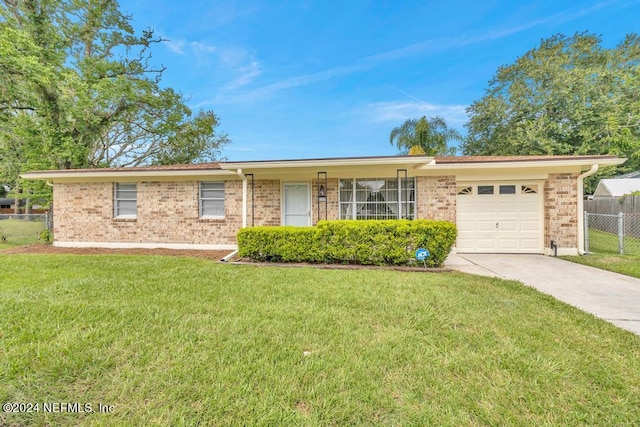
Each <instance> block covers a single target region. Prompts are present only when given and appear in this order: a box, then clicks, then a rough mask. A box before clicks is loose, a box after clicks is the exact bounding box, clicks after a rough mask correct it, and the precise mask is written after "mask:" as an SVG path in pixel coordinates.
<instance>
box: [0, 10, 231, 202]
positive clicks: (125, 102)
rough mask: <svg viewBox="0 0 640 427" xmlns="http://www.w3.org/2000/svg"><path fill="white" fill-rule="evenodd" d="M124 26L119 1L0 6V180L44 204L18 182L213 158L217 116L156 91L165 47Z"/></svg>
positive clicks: (218, 137)
mask: <svg viewBox="0 0 640 427" xmlns="http://www.w3.org/2000/svg"><path fill="white" fill-rule="evenodd" d="M131 19H132V18H131V17H130V16H125V15H123V14H122V13H121V12H120V10H119V6H118V3H117V2H116V1H107V2H104V1H98V0H86V1H68V0H46V1H45V0H33V1H27V2H22V1H21V2H13V1H11V2H10V1H4V2H1V3H0V70H1V71H2V72H0V181H4V182H6V183H7V184H9V185H11V187H13V188H14V189H22V190H25V191H31V192H32V193H34V194H38V195H40V194H41V193H42V194H45V195H48V194H50V189H49V188H47V187H43V186H40V187H37V185H34V184H31V183H20V182H18V176H19V175H20V174H21V173H23V172H26V171H30V170H40V169H67V168H91V167H111V166H136V165H141V164H151V163H153V164H158V163H161V164H165V163H191V162H194V161H211V160H215V159H217V158H219V157H220V150H221V148H222V147H223V146H224V145H225V144H226V143H227V142H228V139H227V137H226V135H224V134H220V133H218V132H217V131H216V128H217V126H218V117H217V116H216V115H215V114H214V113H213V112H212V111H199V112H193V111H192V110H191V109H190V108H189V107H187V105H186V102H187V100H186V99H185V98H184V96H183V95H182V94H180V93H178V92H176V91H175V90H173V89H171V88H163V87H162V86H161V84H160V82H161V77H162V73H163V71H164V70H165V68H164V67H162V66H154V65H153V64H152V62H151V57H152V54H151V48H152V47H153V46H154V45H155V44H157V43H159V42H161V41H162V40H161V39H160V38H158V37H156V36H155V35H154V32H153V30H151V29H148V30H145V31H143V32H142V34H141V35H135V34H134V29H133V27H132V25H131ZM16 193H17V194H19V193H20V192H19V191H16Z"/></svg>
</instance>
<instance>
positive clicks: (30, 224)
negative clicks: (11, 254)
mask: <svg viewBox="0 0 640 427" xmlns="http://www.w3.org/2000/svg"><path fill="white" fill-rule="evenodd" d="M44 228H45V225H44V223H43V222H42V221H26V220H20V219H3V220H1V221H0V235H2V236H4V237H5V238H6V241H4V242H3V241H1V239H0V249H3V248H6V247H12V246H20V245H29V244H33V243H38V241H39V237H40V232H41V231H42V230H43V229H44Z"/></svg>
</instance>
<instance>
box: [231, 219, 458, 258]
mask: <svg viewBox="0 0 640 427" xmlns="http://www.w3.org/2000/svg"><path fill="white" fill-rule="evenodd" d="M456 235H457V231H456V227H455V225H454V224H452V223H450V222H447V221H433V220H415V221H409V220H385V221H379V220H368V221H348V220H340V221H320V222H319V223H318V225H317V226H316V227H253V228H244V229H242V230H240V231H239V232H238V235H237V239H238V250H239V255H240V256H241V257H248V258H252V259H255V260H259V261H281V262H312V263H338V264H365V265H368V264H373V265H411V264H415V263H416V260H415V251H416V249H417V248H420V247H422V248H426V249H428V250H429V252H430V257H429V258H428V259H427V262H426V264H427V266H429V267H439V266H441V265H442V263H444V261H445V259H446V258H447V255H449V252H450V251H451V247H452V246H453V244H454V243H455V239H456Z"/></svg>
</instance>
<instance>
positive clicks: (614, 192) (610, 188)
mask: <svg viewBox="0 0 640 427" xmlns="http://www.w3.org/2000/svg"><path fill="white" fill-rule="evenodd" d="M634 191H640V178H611V179H601V180H600V182H599V183H598V186H597V187H596V191H594V192H593V198H594V199H598V198H603V197H606V198H609V199H616V198H618V197H622V196H624V195H625V194H629V193H633V192H634Z"/></svg>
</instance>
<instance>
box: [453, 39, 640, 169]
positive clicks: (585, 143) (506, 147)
mask: <svg viewBox="0 0 640 427" xmlns="http://www.w3.org/2000/svg"><path fill="white" fill-rule="evenodd" d="M639 67H640V38H639V37H638V35H637V34H629V35H627V36H626V37H625V39H624V40H623V41H622V42H621V43H619V44H618V45H617V46H615V47H613V48H605V47H603V45H602V40H601V38H600V37H598V36H596V35H593V34H589V33H578V34H575V35H574V36H572V37H567V36H564V35H555V36H553V37H550V38H548V39H546V40H542V42H541V43H540V46H538V47H537V48H535V49H532V50H531V51H529V52H527V53H526V54H525V55H523V56H521V57H520V58H518V59H517V60H516V61H515V63H513V64H511V65H506V66H503V67H500V68H499V69H498V71H497V73H496V75H495V77H493V79H492V80H491V81H490V82H489V87H488V89H487V90H486V93H485V95H484V97H483V98H482V99H480V100H479V101H476V102H474V103H473V104H472V105H471V106H470V107H469V108H468V109H467V112H468V114H469V116H470V117H469V122H468V123H467V124H466V127H467V129H468V135H467V138H466V140H465V142H464V143H463V145H462V149H463V152H464V153H465V154H475V155H515V154H615V155H620V156H624V157H628V158H629V159H630V160H629V161H628V162H627V164H626V165H625V169H627V170H628V169H634V168H636V169H637V168H638V166H639V165H640V158H639V155H640V97H638V94H639V93H640V68H639Z"/></svg>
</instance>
